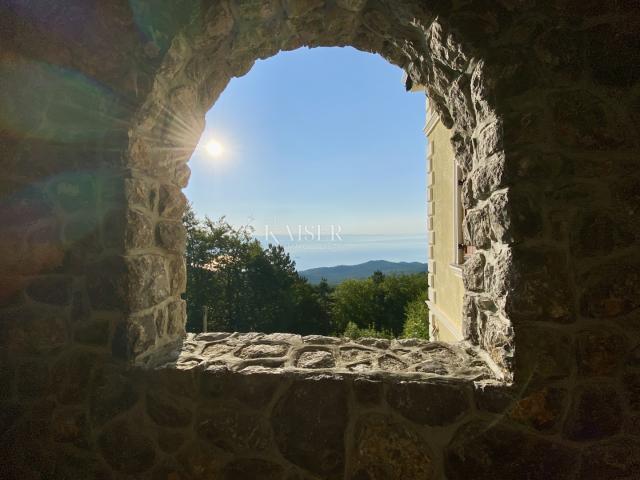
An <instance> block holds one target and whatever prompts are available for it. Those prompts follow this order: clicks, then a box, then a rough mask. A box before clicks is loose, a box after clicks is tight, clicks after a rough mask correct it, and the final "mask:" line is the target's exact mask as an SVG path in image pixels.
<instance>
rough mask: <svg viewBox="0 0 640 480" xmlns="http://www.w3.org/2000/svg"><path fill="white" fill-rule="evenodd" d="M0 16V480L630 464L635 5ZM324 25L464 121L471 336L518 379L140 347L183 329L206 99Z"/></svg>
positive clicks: (387, 474) (635, 364)
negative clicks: (194, 178)
mask: <svg viewBox="0 0 640 480" xmlns="http://www.w3.org/2000/svg"><path fill="white" fill-rule="evenodd" d="M229 5H232V6H233V8H231V7H229ZM307 7H308V8H307ZM230 8H231V9H230ZM292 8H293V10H292ZM229 9H230V10H229ZM224 12H227V13H226V14H225V13H224ZM0 13H1V15H0V43H1V44H2V47H3V48H2V49H1V50H0V60H1V62H0V80H1V84H2V85H3V88H2V89H1V90H0V161H1V162H2V163H1V165H2V176H0V186H1V190H0V191H1V193H2V199H1V200H2V203H1V204H0V219H1V220H2V222H1V223H0V246H2V249H0V263H1V268H0V343H1V346H2V348H1V349H0V381H1V382H2V387H3V388H2V389H0V406H1V407H2V408H1V409H0V426H1V427H2V428H0V430H1V432H0V447H1V448H0V460H1V463H2V466H3V467H2V468H3V470H2V471H3V474H4V473H5V472H8V475H5V476H8V478H31V477H33V478H91V477H94V478H130V477H132V476H135V477H136V478H149V479H151V478H154V479H155V478H176V477H177V478H182V477H184V478H216V477H221V478H225V477H226V478H238V477H242V476H244V477H246V478H255V477H256V475H257V474H258V473H260V474H262V475H263V476H266V477H267V478H268V477H269V476H271V477H273V478H281V477H284V478H287V480H289V478H291V479H293V478H305V479H306V478H311V479H315V478H330V477H334V478H340V476H342V477H345V478H351V479H359V478H367V477H370V478H375V477H376V476H378V477H380V476H382V477H383V478H412V477H427V478H448V479H450V480H451V479H462V478H479V479H493V478H505V479H508V478H521V477H522V476H523V475H526V476H528V477H529V478H532V479H547V478H558V479H569V480H573V479H576V478H579V479H581V480H583V479H591V478H593V479H601V478H633V476H634V475H636V473H637V464H638V458H637V452H638V451H639V450H640V446H639V445H640V433H639V430H638V422H639V419H640V407H639V400H638V385H639V384H640V361H639V359H638V358H639V351H640V326H639V325H640V324H639V322H638V309H639V306H640V304H639V301H638V298H640V292H639V285H640V281H639V278H640V273H639V272H640V257H639V256H638V248H637V247H638V244H639V243H640V233H639V232H640V228H639V227H638V215H637V205H638V203H639V198H638V191H639V188H638V185H640V177H639V173H638V172H639V171H640V170H639V169H638V151H639V148H640V145H639V143H638V138H639V135H640V127H639V119H640V115H639V113H638V112H639V111H640V92H639V90H638V83H639V81H640V74H639V71H638V65H639V62H638V51H639V48H638V44H637V42H638V38H640V35H638V32H639V31H640V16H639V14H638V11H637V7H636V5H635V3H634V2H629V1H626V2H625V1H622V0H618V1H610V2H601V1H597V2H596V1H590V0H581V1H577V2H576V1H573V0H556V1H552V2H538V1H533V0H523V1H520V2H507V1H502V0H496V1H495V2H484V1H465V0H459V1H458V0H452V1H448V0H433V1H429V2H423V1H420V2H419V1H415V2H410V1H406V2H404V1H403V2H395V1H393V2H391V1H387V2H383V1H377V0H369V1H366V2H364V1H358V0H354V1H339V0H326V1H322V0H317V1H302V0H301V1H294V0H287V1H285V0H282V1H281V2H262V1H254V0H237V1H236V0H234V1H230V2H224V1H202V2H196V1H192V0H184V1H181V0H129V1H125V0H114V1H109V2H89V1H86V2H85V1H83V2H80V1H75V0H67V1H64V2H63V1H60V2H43V1H42V2H41V1H37V0H32V1H29V0H24V1H17V0H8V1H6V2H4V3H2V5H1V6H0ZM228 14H230V15H231V17H228ZM225 15H227V16H225ZM225 18H227V20H225ZM228 18H232V19H233V25H232V26H229V25H230V24H229V20H228ZM349 19H351V21H353V22H354V23H353V24H349ZM225 25H226V26H225ZM243 25H244V27H243ZM348 25H352V26H353V30H351V29H350V28H347V27H348ZM436 25H437V27H436ZM205 35H209V37H205ZM338 35H344V36H343V37H342V38H341V37H339V36H338ZM215 39H218V40H220V42H221V43H218V41H214V40H215ZM331 39H333V40H331ZM279 42H284V43H279ZM287 42H288V43H287ZM321 44H322V45H335V44H340V45H342V44H344V45H353V46H355V47H356V48H360V49H363V50H370V51H374V52H377V53H380V54H381V55H382V56H384V57H385V58H387V59H388V60H389V61H392V62H394V63H396V64H398V65H400V66H402V67H403V68H405V69H406V70H407V71H408V73H409V74H410V78H411V79H412V81H419V82H424V83H426V84H427V85H428V86H430V88H431V91H430V96H431V98H432V100H433V101H434V102H435V103H436V105H438V106H439V109H440V111H441V115H442V118H443V120H444V121H445V122H447V124H448V125H451V126H453V127H454V128H455V129H456V134H455V135H454V147H455V149H456V154H457V157H458V161H459V162H460V163H461V165H462V166H463V167H465V168H466V171H467V173H468V174H467V177H466V183H465V189H464V190H465V202H466V206H467V207H468V208H469V212H470V213H469V214H468V216H467V234H468V235H469V237H470V239H471V240H473V242H474V243H476V245H479V246H481V247H482V248H481V249H480V254H479V255H478V257H477V260H478V261H474V262H470V264H469V267H468V269H467V271H466V272H465V275H466V278H467V280H470V279H473V281H472V282H468V285H467V290H468V293H469V295H468V297H467V301H466V303H465V305H466V306H465V314H466V316H467V327H468V331H467V335H468V338H469V339H470V341H472V342H474V343H476V344H478V345H480V346H481V347H483V348H485V349H486V351H487V352H488V353H489V354H491V355H492V357H493V358H494V359H495V360H496V361H497V362H498V363H500V364H501V365H502V366H503V367H504V368H505V370H506V372H507V374H508V373H509V371H510V372H512V373H513V384H512V386H508V385H506V384H505V382H496V383H492V384H487V385H484V388H479V386H478V385H474V384H473V382H471V381H469V380H468V379H464V378H460V376H458V377H455V378H454V377H452V376H451V375H444V376H443V375H437V374H436V375H432V376H428V377H426V378H422V379H421V380H420V381H415V380H413V379H411V380H406V379H405V377H402V378H401V377H400V376H399V375H395V376H394V375H386V376H384V375H383V376H376V375H337V374H331V372H326V371H325V372H323V373H322V374H314V373H313V372H312V373H308V374H307V373H305V374H300V375H297V374H296V375H293V374H291V373H290V372H289V373H283V374H278V375H274V374H271V373H260V372H255V371H254V372H250V371H248V372H246V373H244V372H236V371H227V370H224V369H216V365H207V366H206V368H204V367H203V368H194V369H191V370H188V371H181V370H178V369H162V370H145V369H134V368H131V361H134V362H135V361H139V362H141V363H143V362H144V361H145V360H149V359H151V357H153V356H155V354H157V353H160V350H161V349H162V347H163V346H167V347H169V346H171V345H172V343H174V342H176V341H179V339H180V335H181V333H182V322H183V318H184V314H183V313H182V312H181V309H182V306H181V303H180V301H179V300H178V295H179V293H180V292H181V290H182V288H184V287H183V285H184V270H183V269H182V268H181V265H180V262H181V259H180V248H181V245H180V242H179V241H178V242H175V243H174V242H173V241H172V240H175V239H178V240H179V221H178V220H179V215H180V210H181V205H182V202H183V200H182V199H181V193H180V187H181V186H182V185H183V184H184V182H186V179H187V178H188V169H187V168H186V167H185V160H186V158H188V156H189V154H190V152H191V148H192V146H193V145H194V144H195V142H196V141H197V137H198V136H199V131H200V129H201V128H202V122H201V116H202V114H203V113H204V111H205V110H206V108H208V107H209V106H210V105H211V104H212V103H213V100H214V99H215V97H216V95H217V94H219V92H220V91H222V89H223V88H224V85H225V83H226V81H228V79H229V78H230V77H231V76H233V75H240V74H242V73H246V71H247V70H248V69H249V68H250V65H251V62H252V61H253V60H254V59H255V58H261V57H265V56H269V55H272V54H275V53H276V52H277V51H278V50H279V49H280V48H295V47H296V46H301V45H321ZM216 46H218V47H217V48H218V49H219V48H225V49H226V50H218V49H216ZM199 48H202V49H206V48H210V49H211V51H206V52H205V51H199V50H198V49H199ZM216 52H218V53H220V54H222V53H224V54H225V55H224V62H225V64H227V60H229V59H234V62H233V65H234V68H230V69H229V70H228V71H226V73H225V75H224V76H223V77H218V76H216V75H213V76H207V75H204V73H206V72H207V64H210V62H211V60H210V59H212V58H214V57H215V53H216ZM232 54H233V55H232ZM187 59H189V60H191V61H194V60H197V62H196V63H194V64H183V63H184V60H187ZM416 59H418V60H419V61H416ZM207 81H208V82H210V83H209V84H207ZM196 86H197V91H194V88H195V87H196ZM183 87H186V88H183ZM186 105H189V106H190V107H191V108H194V107H198V106H199V107H200V110H199V111H197V112H195V114H189V112H186V113H185V112H184V110H185V106H186ZM70 107H72V108H70ZM178 113H179V114H180V116H177V115H176V114H178ZM176 118H178V119H179V120H180V121H181V122H182V123H181V124H172V123H171V121H172V120H174V119H176ZM483 122H486V126H485V124H484V123H483ZM163 142H164V143H163ZM172 229H173V230H172ZM480 255H483V256H484V258H481V257H480ZM471 267H473V268H471ZM149 271H151V272H152V275H149ZM479 286H481V288H480V287H479ZM471 287H472V288H471ZM268 340H269V341H273V339H268ZM246 341H250V340H247V339H246V338H244V337H234V338H231V339H229V340H224V342H226V343H229V344H231V345H226V343H225V345H226V346H232V347H233V348H236V347H237V348H244V347H246V345H245V343H243V342H246ZM296 341H298V342H301V340H296ZM207 342H212V343H214V344H215V340H214V339H209V340H207ZM234 342H236V343H234ZM238 343H240V345H239V346H238ZM185 347H186V348H185V350H184V351H185V353H187V354H188V353H189V348H191V347H193V348H198V345H194V344H193V343H191V344H188V345H186V346H185ZM305 348H306V347H305ZM322 348H324V349H330V348H334V347H330V346H324V347H322ZM335 348H337V347H335ZM381 348H382V347H381ZM412 348H420V347H412ZM430 348H433V345H432V346H431V347H430ZM438 348H442V347H441V346H438ZM513 355H515V356H513ZM123 358H124V359H125V361H123ZM511 362H513V363H511ZM183 366H185V367H186V366H188V364H187V363H185V364H184V365H183ZM511 366H512V367H513V368H512V369H510V370H509V368H510V367H511ZM507 377H509V375H507ZM507 379H508V378H507ZM309 412H314V413H316V414H317V420H318V421H314V418H310V417H309ZM374 412H375V414H374ZM300 425H304V427H305V430H301V429H299V428H298V429H296V427H298V426H300ZM294 434H295V436H294V437H292V435H294ZM230 439H233V440H230ZM397 445H402V447H403V448H402V452H400V454H398V455H395V454H392V453H389V452H390V448H392V447H393V446H397ZM321 458H322V459H325V460H328V461H327V462H322V461H320V459H321ZM316 459H318V461H316Z"/></svg>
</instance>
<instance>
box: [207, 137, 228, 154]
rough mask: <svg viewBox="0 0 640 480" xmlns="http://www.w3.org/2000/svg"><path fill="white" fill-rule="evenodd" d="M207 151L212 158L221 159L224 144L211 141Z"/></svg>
mask: <svg viewBox="0 0 640 480" xmlns="http://www.w3.org/2000/svg"><path fill="white" fill-rule="evenodd" d="M205 149H206V151H207V153H208V154H209V156H211V157H219V156H220V155H222V153H223V152H224V149H223V148H222V144H221V143H220V142H218V141H216V140H209V141H208V142H207V144H206V145H205Z"/></svg>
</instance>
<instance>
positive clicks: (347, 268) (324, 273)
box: [299, 260, 427, 285]
mask: <svg viewBox="0 0 640 480" xmlns="http://www.w3.org/2000/svg"><path fill="white" fill-rule="evenodd" d="M376 270H379V271H381V272H382V273H384V274H385V275H386V274H396V275H398V274H409V273H423V272H426V271H427V264H426V263H421V262H388V261H386V260H370V261H368V262H365V263H359V264H358V265H337V266H335V267H319V268H310V269H308V270H302V271H301V272H299V273H300V275H302V276H303V277H305V278H306V279H307V280H309V282H310V283H320V280H322V279H323V278H326V279H327V282H329V284H331V285H337V284H338V283H340V282H343V281H344V280H348V279H361V278H367V277H370V276H371V275H372V274H373V272H375V271H376Z"/></svg>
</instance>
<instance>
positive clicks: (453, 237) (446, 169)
mask: <svg viewBox="0 0 640 480" xmlns="http://www.w3.org/2000/svg"><path fill="white" fill-rule="evenodd" d="M426 110H427V120H426V125H425V128H424V132H425V135H426V137H427V230H428V239H429V245H428V258H429V275H428V279H429V299H428V300H427V305H428V306H429V331H430V337H431V339H432V340H442V341H447V342H454V341H458V340H462V300H463V296H464V286H463V283H462V263H464V255H465V253H466V252H465V248H466V247H464V245H463V244H462V243H463V242H462V206H461V201H460V190H461V186H460V185H461V183H462V178H461V174H460V170H459V168H458V166H457V165H456V161H455V154H454V152H453V148H452V146H451V135H452V133H451V130H449V129H448V128H446V127H445V126H444V125H443V123H442V122H441V121H440V117H439V116H438V114H437V113H436V112H435V111H434V110H433V108H432V107H431V106H430V104H429V100H428V99H427V108H426Z"/></svg>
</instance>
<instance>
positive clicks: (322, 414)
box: [271, 375, 348, 479]
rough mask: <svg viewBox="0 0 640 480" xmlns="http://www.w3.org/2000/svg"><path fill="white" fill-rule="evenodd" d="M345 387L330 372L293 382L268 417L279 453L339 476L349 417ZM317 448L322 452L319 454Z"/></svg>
mask: <svg viewBox="0 0 640 480" xmlns="http://www.w3.org/2000/svg"><path fill="white" fill-rule="evenodd" d="M345 387H346V385H345V382H344V381H343V380H342V379H341V378H337V377H333V376H330V375H319V376H317V377H315V378H311V379H308V380H299V381H295V382H294V383H293V384H292V385H291V386H290V387H289V389H288V390H287V392H286V393H285V394H284V396H283V397H282V398H281V399H280V401H279V402H278V404H277V405H276V406H275V409H274V413H273V414H272V417H271V426H272V428H273V432H274V435H275V441H276V444H277V445H278V448H279V450H280V452H281V453H282V455H283V456H284V457H285V458H286V459H287V460H289V461H290V462H292V463H294V464H295V465H298V466H300V467H302V468H304V469H306V470H308V471H310V472H312V473H314V474H316V475H319V476H321V477H323V478H327V479H338V478H341V477H342V474H343V469H344V462H345V453H344V449H345V444H344V441H345V438H344V432H345V429H346V427H347V418H348V416H347V415H348V412H347V395H346V388H345ZM309 412H314V414H313V415H309ZM318 451H322V452H323V455H322V456H318Z"/></svg>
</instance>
